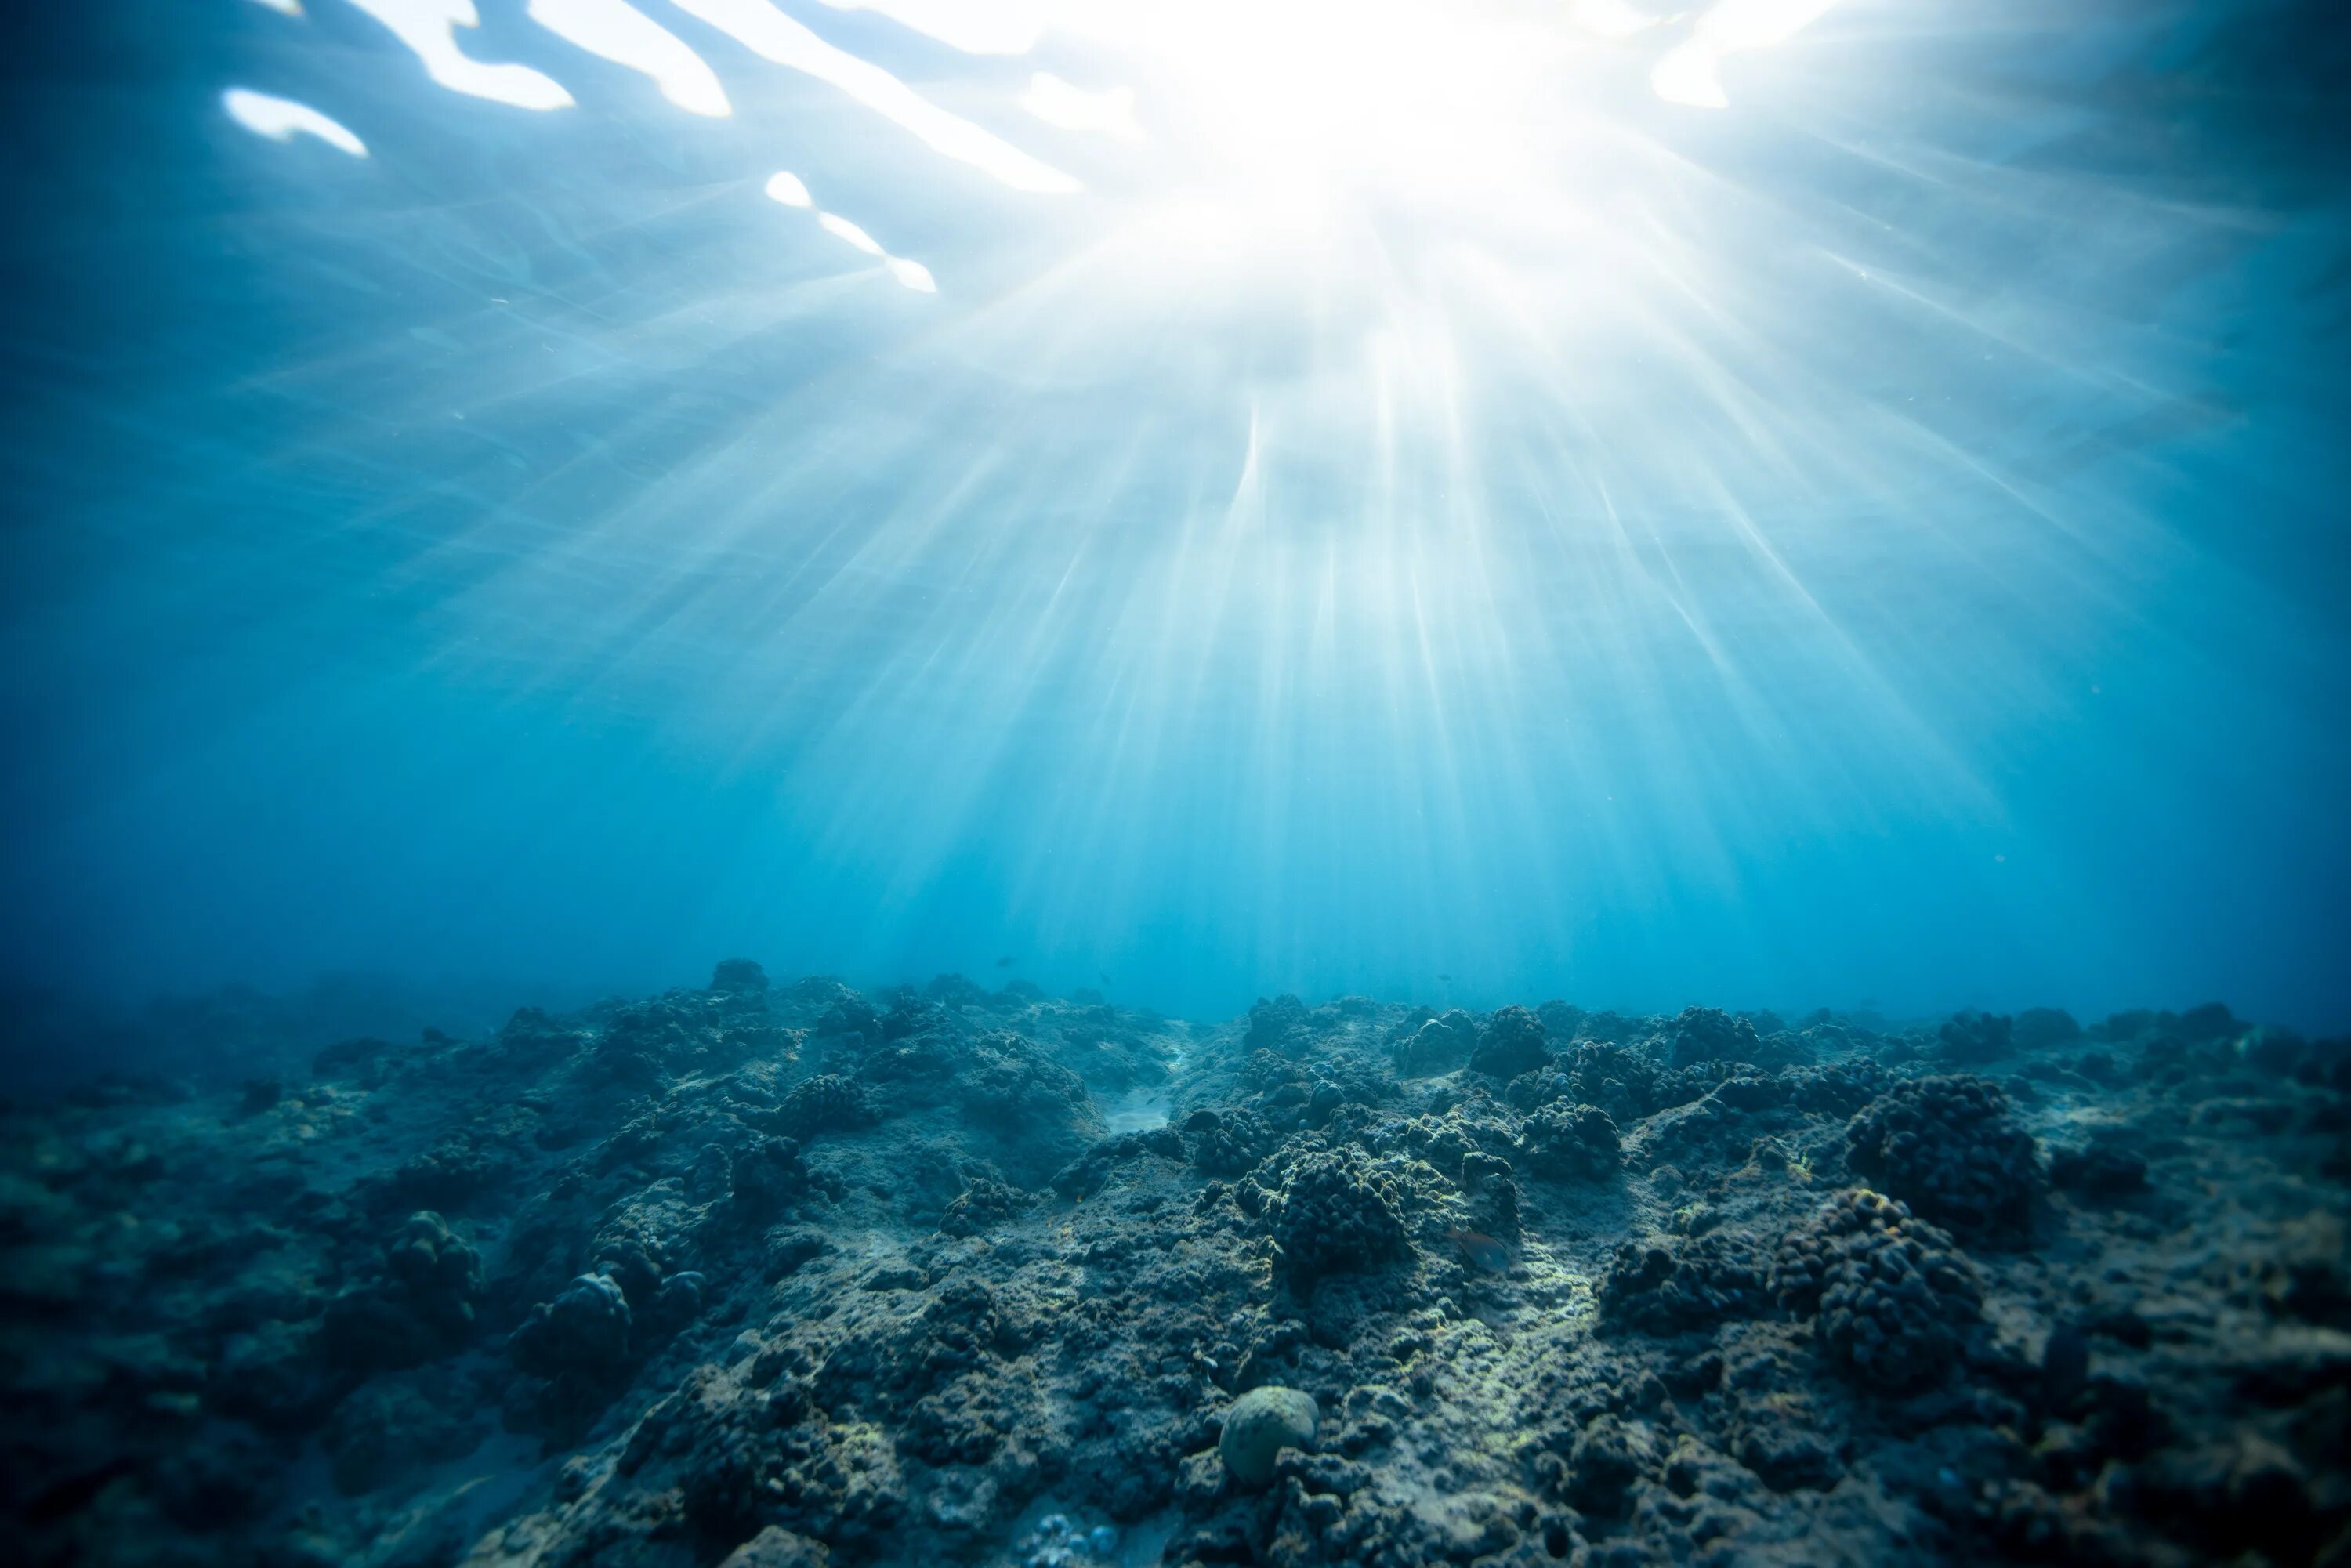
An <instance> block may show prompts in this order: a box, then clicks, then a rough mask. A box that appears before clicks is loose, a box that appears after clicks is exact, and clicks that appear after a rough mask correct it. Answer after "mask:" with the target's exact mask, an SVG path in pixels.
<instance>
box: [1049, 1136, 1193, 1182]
mask: <svg viewBox="0 0 2351 1568" xmlns="http://www.w3.org/2000/svg"><path fill="white" fill-rule="evenodd" d="M1144 1155H1157V1156H1159V1157H1160V1158H1161V1159H1167V1160H1180V1159H1182V1158H1183V1157H1184V1139H1183V1135H1182V1134H1179V1133H1177V1132H1176V1131H1175V1129H1174V1128H1173V1127H1157V1128H1154V1129H1153V1130H1152V1131H1150V1132H1148V1133H1127V1134H1123V1135H1122V1136H1119V1137H1115V1138H1109V1139H1105V1140H1104V1141H1102V1143H1099V1144H1096V1145H1094V1146H1093V1147H1092V1148H1091V1149H1088V1150H1087V1151H1086V1152H1085V1154H1084V1155H1082V1156H1081V1157H1080V1158H1078V1159H1075V1160H1072V1161H1071V1163H1070V1164H1069V1165H1067V1166H1063V1167H1062V1168H1061V1170H1059V1171H1057V1172H1055V1173H1054V1176H1053V1184H1052V1185H1053V1190H1054V1191H1055V1192H1058V1193H1060V1194H1061V1196H1062V1197H1092V1196H1093V1195H1094V1194H1095V1193H1097V1192H1100V1191H1101V1190H1102V1186H1103V1185H1104V1184H1105V1183H1107V1182H1108V1181H1109V1180H1110V1178H1111V1173H1112V1172H1113V1171H1114V1170H1115V1169H1116V1168H1117V1167H1118V1166H1121V1165H1123V1164H1124V1163H1125V1162H1127V1161H1128V1160H1133V1159H1139V1158H1141V1157H1143V1156H1144Z"/></svg>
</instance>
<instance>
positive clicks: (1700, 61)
mask: <svg viewBox="0 0 2351 1568" xmlns="http://www.w3.org/2000/svg"><path fill="white" fill-rule="evenodd" d="M1835 4H1836V0H1722V4H1720V5H1717V6H1715V7H1714V8H1713V9H1712V10H1709V11H1708V12H1706V13H1705V14H1704V15H1703V16H1699V17H1698V25H1697V26H1695V27H1694V28H1692V29H1691V32H1690V36H1689V37H1688V39H1687V41H1685V42H1683V43H1680V44H1677V45H1676V46H1674V47H1672V48H1670V49H1668V50H1667V51H1666V53H1665V56H1664V57H1663V58H1661V59H1659V60H1658V61H1657V65H1656V69H1655V70H1653V71H1652V72H1650V73H1649V86H1650V87H1651V89H1654V90H1655V91H1656V95H1657V96H1658V97H1659V98H1662V99H1665V100H1666V101H1667V102H1668V103H1680V104H1687V105H1688V106H1690V107H1691V108H1693V109H1728V108H1729V107H1730V99H1729V95H1728V94H1726V93H1725V92H1724V91H1723V90H1722V71H1721V67H1722V62H1723V60H1724V59H1725V58H1726V57H1729V56H1731V55H1737V54H1744V53H1747V52H1748V51H1750V50H1753V49H1769V48H1776V47H1779V46H1780V45H1782V44H1784V43H1786V42H1787V41H1788V40H1789V39H1790V38H1792V37H1795V36H1796V35H1797V34H1798V33H1800V32H1802V31H1803V30H1804V29H1805V28H1806V27H1809V26H1812V25H1813V23H1814V22H1816V21H1818V20H1820V19H1821V17H1822V16H1825V15H1827V13H1828V12H1829V10H1830V8H1831V7H1833V6H1834V5H1835Z"/></svg>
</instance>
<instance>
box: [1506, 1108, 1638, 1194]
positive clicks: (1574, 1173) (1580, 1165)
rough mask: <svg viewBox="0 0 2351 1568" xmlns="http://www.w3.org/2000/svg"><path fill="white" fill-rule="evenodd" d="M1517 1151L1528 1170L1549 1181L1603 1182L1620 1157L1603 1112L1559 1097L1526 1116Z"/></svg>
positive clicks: (1613, 1132)
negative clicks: (1567, 1101)
mask: <svg viewBox="0 0 2351 1568" xmlns="http://www.w3.org/2000/svg"><path fill="white" fill-rule="evenodd" d="M1519 1151H1520V1157H1521V1158H1522V1159H1523V1160H1524V1161H1525V1164H1526V1167H1527V1169H1528V1170H1530V1171H1531V1172H1533V1173H1534V1174H1535V1175H1536V1176H1543V1177H1547V1178H1548V1179H1550V1180H1552V1181H1604V1180H1605V1179H1607V1178H1608V1177H1609V1176H1614V1174H1615V1172H1616V1168H1617V1166H1619V1165H1620V1164H1621V1163H1622V1161H1623V1158H1624V1155H1623V1152H1622V1145H1621V1143H1620V1141H1619V1139H1618V1137H1617V1134H1616V1124H1615V1122H1614V1120H1612V1119H1611V1118H1610V1116H1609V1114H1608V1113H1607V1112H1605V1111H1603V1110H1602V1109H1600V1107H1599V1106H1597V1105H1571V1104H1569V1103H1566V1102H1564V1101H1559V1100H1554V1101H1552V1103H1549V1104H1547V1105H1544V1106H1543V1107H1541V1109H1540V1110H1538V1111H1536V1112H1535V1113H1534V1114H1533V1115H1531V1116H1529V1117H1528V1118H1527V1122H1526V1127H1525V1129H1524V1130H1523V1131H1522V1132H1521V1133H1520V1134H1519Z"/></svg>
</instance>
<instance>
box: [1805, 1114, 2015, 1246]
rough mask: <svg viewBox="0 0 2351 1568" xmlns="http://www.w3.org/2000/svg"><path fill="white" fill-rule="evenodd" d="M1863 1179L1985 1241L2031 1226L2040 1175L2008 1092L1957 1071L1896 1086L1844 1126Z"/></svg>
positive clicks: (1853, 1161)
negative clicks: (2013, 1118) (2012, 1114)
mask: <svg viewBox="0 0 2351 1568" xmlns="http://www.w3.org/2000/svg"><path fill="white" fill-rule="evenodd" d="M1845 1145H1846V1149H1845V1158H1846V1161H1847V1163H1848V1164H1850V1165H1851V1166H1852V1167H1853V1168H1854V1170H1855V1172H1857V1173H1858V1174H1860V1175H1862V1176H1867V1177H1869V1178H1870V1179H1871V1180H1873V1181H1875V1182H1876V1184H1877V1185H1878V1186H1880V1187H1882V1188H1883V1189H1884V1190H1885V1191H1886V1192H1887V1193H1889V1194H1891V1195H1893V1196H1894V1197H1898V1198H1900V1199H1902V1200H1903V1201H1904V1202H1906V1203H1908V1204H1909V1205H1910V1206H1911V1207H1914V1208H1916V1209H1917V1211H1918V1213H1919V1214H1920V1215H1921V1216H1923V1217H1924V1218H1928V1219H1931V1220H1933V1221H1935V1222H1936V1223H1937V1224H1940V1225H1948V1226H1949V1227H1950V1228H1953V1229H1955V1230H1962V1231H1967V1232H1970V1233H1974V1234H1978V1235H1982V1236H1988V1237H1995V1236H2013V1235H2016V1234H2018V1233H2020V1232H2022V1229H2023V1228H2024V1226H2025V1224H2026V1222H2027V1219H2028V1218H2029V1214H2030V1209H2031V1206H2032V1199H2033V1197H2034V1195H2035V1193H2036V1192H2037V1191H2038V1190H2039V1187H2040V1171H2039V1167H2038V1165H2037V1163H2036V1161H2035V1158H2034V1145H2033V1142H2032V1134H2029V1133H2027V1132H2025V1131H2024V1130H2023V1129H2022V1128H2021V1127H2019V1126H2017V1125H2016V1124H2015V1123H2013V1122H2011V1120H2009V1116H2008V1096H2007V1095H2006V1094H2004V1093H2002V1092H2001V1089H2000V1087H1999V1085H1997V1084H1994V1083H1991V1082H1987V1081H1985V1080H1984V1079H1981V1078H1974V1077H1970V1076H1967V1075H1964V1074H1958V1075H1953V1076H1949V1077H1938V1078H1919V1079H1913V1080H1910V1081H1908V1082H1901V1083H1897V1084H1896V1085H1895V1086H1894V1087H1893V1088H1891V1089H1889V1090H1887V1091H1886V1092H1885V1093H1884V1094H1881V1095H1879V1096H1878V1097H1877V1098H1876V1100H1874V1101H1872V1102H1871V1103H1869V1104H1868V1105H1867V1106H1866V1107H1865V1108H1864V1109H1863V1110H1862V1111H1861V1113H1859V1114H1857V1115H1855V1117H1854V1119H1853V1121H1852V1122H1851V1123H1850V1124H1848V1125H1847V1126H1846V1129H1845Z"/></svg>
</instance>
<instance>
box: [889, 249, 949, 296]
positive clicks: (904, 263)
mask: <svg viewBox="0 0 2351 1568" xmlns="http://www.w3.org/2000/svg"><path fill="white" fill-rule="evenodd" d="M882 265H883V266H884V267H888V268H889V269H890V276H891V277H894V278H896V279H897V280H898V281H899V282H900V283H903V284H904V285H905V286H906V287H909V288H911V289H913V290H914V292H915V293H917V294H936V293H937V292H938V291H939V285H938V280H937V279H936V278H935V277H932V276H931V269H930V268H929V267H925V266H924V265H923V264H922V263H921V262H919V261H908V260H907V259H906V258H905V257H904V256H885V257H883V262H882Z"/></svg>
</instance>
